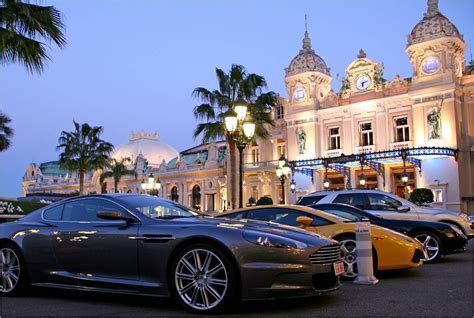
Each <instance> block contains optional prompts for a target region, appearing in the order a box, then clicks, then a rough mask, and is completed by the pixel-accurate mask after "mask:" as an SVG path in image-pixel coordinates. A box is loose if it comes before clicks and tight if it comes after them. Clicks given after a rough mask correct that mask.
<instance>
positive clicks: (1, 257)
mask: <svg viewBox="0 0 474 318" xmlns="http://www.w3.org/2000/svg"><path fill="white" fill-rule="evenodd" d="M0 273H1V285H0V292H2V293H9V292H11V291H12V290H13V289H15V287H16V285H17V284H18V281H19V280H20V259H19V258H18V256H17V255H16V253H15V251H13V250H12V249H11V248H7V247H6V248H2V249H0Z"/></svg>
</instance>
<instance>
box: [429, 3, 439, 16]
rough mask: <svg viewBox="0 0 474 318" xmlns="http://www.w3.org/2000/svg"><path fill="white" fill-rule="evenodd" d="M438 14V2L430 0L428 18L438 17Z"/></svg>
mask: <svg viewBox="0 0 474 318" xmlns="http://www.w3.org/2000/svg"><path fill="white" fill-rule="evenodd" d="M438 13H439V9H438V0H428V11H426V16H427V17H432V16H435V15H437V14H438Z"/></svg>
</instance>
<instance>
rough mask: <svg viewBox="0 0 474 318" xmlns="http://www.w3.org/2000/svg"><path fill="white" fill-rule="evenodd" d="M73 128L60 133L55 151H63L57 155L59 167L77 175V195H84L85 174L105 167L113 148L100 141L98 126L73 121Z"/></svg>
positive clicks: (101, 129)
mask: <svg viewBox="0 0 474 318" xmlns="http://www.w3.org/2000/svg"><path fill="white" fill-rule="evenodd" d="M74 127H75V130H74V131H71V132H67V131H63V132H61V135H60V137H59V139H58V143H59V144H58V146H57V149H58V150H61V149H62V151H63V152H62V153H61V154H60V155H59V166H60V167H61V168H63V169H67V170H69V171H71V172H77V173H79V193H80V194H84V175H85V173H86V172H88V171H93V170H96V169H102V168H104V167H106V165H107V163H108V161H109V157H110V153H111V152H112V150H113V149H114V146H113V145H112V144H111V143H108V142H106V141H104V140H102V139H100V137H99V136H100V135H101V134H102V132H103V128H102V127H100V126H98V127H91V126H90V125H89V124H87V123H84V124H82V125H81V124H79V123H76V122H75V121H74Z"/></svg>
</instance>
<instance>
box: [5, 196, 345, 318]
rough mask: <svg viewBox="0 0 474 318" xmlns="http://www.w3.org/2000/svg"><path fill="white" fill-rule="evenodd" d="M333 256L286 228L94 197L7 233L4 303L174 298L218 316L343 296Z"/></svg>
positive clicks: (327, 245)
mask: <svg viewBox="0 0 474 318" xmlns="http://www.w3.org/2000/svg"><path fill="white" fill-rule="evenodd" d="M322 247H324V248H322ZM321 248H322V249H321ZM333 250H335V251H336V250H338V243H337V242H335V241H333V240H329V239H326V238H323V237H320V236H318V235H317V234H314V235H312V234H309V233H308V232H306V231H302V230H298V229H293V228H289V227H285V226H281V225H272V224H269V223H264V222H259V221H234V220H226V219H215V218H211V217H206V216H202V215H199V214H197V213H196V212H194V211H191V210H190V209H188V208H186V207H184V206H182V205H179V204H177V203H174V202H172V201H168V200H163V199H159V198H156V197H151V196H143V195H125V194H116V195H88V196H81V197H76V198H72V199H67V200H64V201H61V202H59V203H56V204H53V205H50V206H48V207H46V208H44V209H42V210H38V211H35V212H33V213H31V214H29V215H28V216H25V217H23V218H22V219H20V220H18V221H16V222H11V223H6V224H1V225H0V270H1V275H2V279H1V285H0V294H1V295H2V296H9V295H16V294H18V293H19V292H21V291H22V289H23V288H24V287H25V286H27V285H28V284H31V285H36V286H46V287H58V288H69V289H80V290H90V291H106V292H117V293H128V294H142V295H153V296H165V297H168V296H173V297H176V298H177V299H178V300H179V301H180V302H181V303H182V304H183V305H184V306H185V307H187V308H188V309H190V310H192V311H195V312H201V313H209V312H214V311H219V310H221V309H223V308H225V307H226V306H227V305H229V304H230V303H232V302H235V301H237V300H240V299H242V300H257V299H269V298H278V297H298V296H310V295H318V294H321V293H324V292H329V291H332V290H335V289H337V288H338V287H339V286H340V284H339V278H338V277H337V276H336V275H335V272H334V269H333V263H334V262H336V261H337V259H338V257H339V254H338V253H333V252H332V251H333ZM310 259H311V261H310Z"/></svg>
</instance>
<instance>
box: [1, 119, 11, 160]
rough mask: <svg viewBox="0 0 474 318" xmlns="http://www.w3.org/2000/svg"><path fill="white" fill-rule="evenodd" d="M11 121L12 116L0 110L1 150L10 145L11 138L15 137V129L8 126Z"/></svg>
mask: <svg viewBox="0 0 474 318" xmlns="http://www.w3.org/2000/svg"><path fill="white" fill-rule="evenodd" d="M10 122H11V120H10V118H8V116H7V115H5V114H4V113H2V112H0V152H1V151H4V150H7V149H8V147H10V139H11V137H13V129H12V128H10V127H9V126H8V124H9V123H10Z"/></svg>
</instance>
